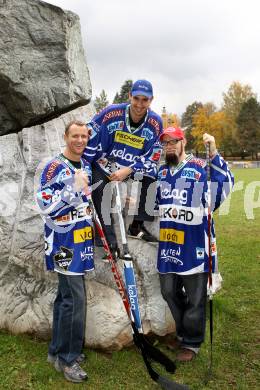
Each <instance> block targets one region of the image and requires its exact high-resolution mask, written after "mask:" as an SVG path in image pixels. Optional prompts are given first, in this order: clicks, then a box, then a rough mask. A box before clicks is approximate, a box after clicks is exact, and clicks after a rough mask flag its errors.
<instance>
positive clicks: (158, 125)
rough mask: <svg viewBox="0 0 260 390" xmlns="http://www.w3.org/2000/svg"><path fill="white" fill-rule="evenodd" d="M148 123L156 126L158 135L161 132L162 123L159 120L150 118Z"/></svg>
mask: <svg viewBox="0 0 260 390" xmlns="http://www.w3.org/2000/svg"><path fill="white" fill-rule="evenodd" d="M148 123H149V124H150V125H151V126H153V127H154V129H155V132H156V134H157V135H158V134H159V132H160V124H159V122H158V121H157V120H156V119H154V118H149V119H148Z"/></svg>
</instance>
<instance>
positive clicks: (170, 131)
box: [160, 127, 185, 141]
mask: <svg viewBox="0 0 260 390" xmlns="http://www.w3.org/2000/svg"><path fill="white" fill-rule="evenodd" d="M165 135H168V136H169V137H171V138H173V139H179V140H180V139H184V138H185V135H184V132H183V131H182V129H180V128H179V127H167V129H164V130H163V132H162V134H161V135H160V141H162V140H163V138H164V136H165Z"/></svg>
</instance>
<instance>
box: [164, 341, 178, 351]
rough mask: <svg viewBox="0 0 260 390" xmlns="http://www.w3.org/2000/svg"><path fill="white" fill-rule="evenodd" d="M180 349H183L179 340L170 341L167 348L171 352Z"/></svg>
mask: <svg viewBox="0 0 260 390" xmlns="http://www.w3.org/2000/svg"><path fill="white" fill-rule="evenodd" d="M180 347H181V342H180V340H178V339H177V338H176V339H173V340H171V341H168V343H167V348H168V349H170V350H171V351H176V350H177V349H180Z"/></svg>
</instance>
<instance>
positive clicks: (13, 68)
mask: <svg viewBox="0 0 260 390" xmlns="http://www.w3.org/2000/svg"><path fill="white" fill-rule="evenodd" d="M0 53H1V56H0V135H1V134H8V133H11V132H16V131H18V130H21V129H22V128H24V127H27V126H32V125H34V124H38V123H40V122H39V121H47V119H48V118H51V116H58V115H59V114H61V113H63V112H66V111H69V110H71V109H72V108H75V107H77V106H82V105H84V104H87V103H88V102H89V100H90V98H91V84H90V80H89V72H88V68H87V64H86V60H85V56H84V50H83V46H82V39H81V32H80V21H79V17H78V16H77V15H76V14H74V13H72V12H69V11H64V10H62V9H61V8H59V7H55V6H53V5H51V4H48V3H45V2H43V1H38V0H8V1H5V0H0Z"/></svg>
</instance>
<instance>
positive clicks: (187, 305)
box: [159, 272, 208, 352]
mask: <svg viewBox="0 0 260 390" xmlns="http://www.w3.org/2000/svg"><path fill="white" fill-rule="evenodd" d="M159 278H160V284H161V293H162V296H163V298H164V299H165V301H166V302H167V304H168V306H169V308H170V310H171V313H172V316H173V318H174V320H175V324H176V333H177V336H178V337H179V338H180V339H181V340H182V341H181V344H182V346H183V347H186V348H189V347H190V349H194V351H196V352H197V351H198V349H199V347H200V345H201V343H202V342H203V341H204V337H205V327H206V302H207V281H208V273H206V272H205V273H200V274H193V275H177V274H172V273H168V274H159ZM183 287H184V289H185V292H184V291H183Z"/></svg>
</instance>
